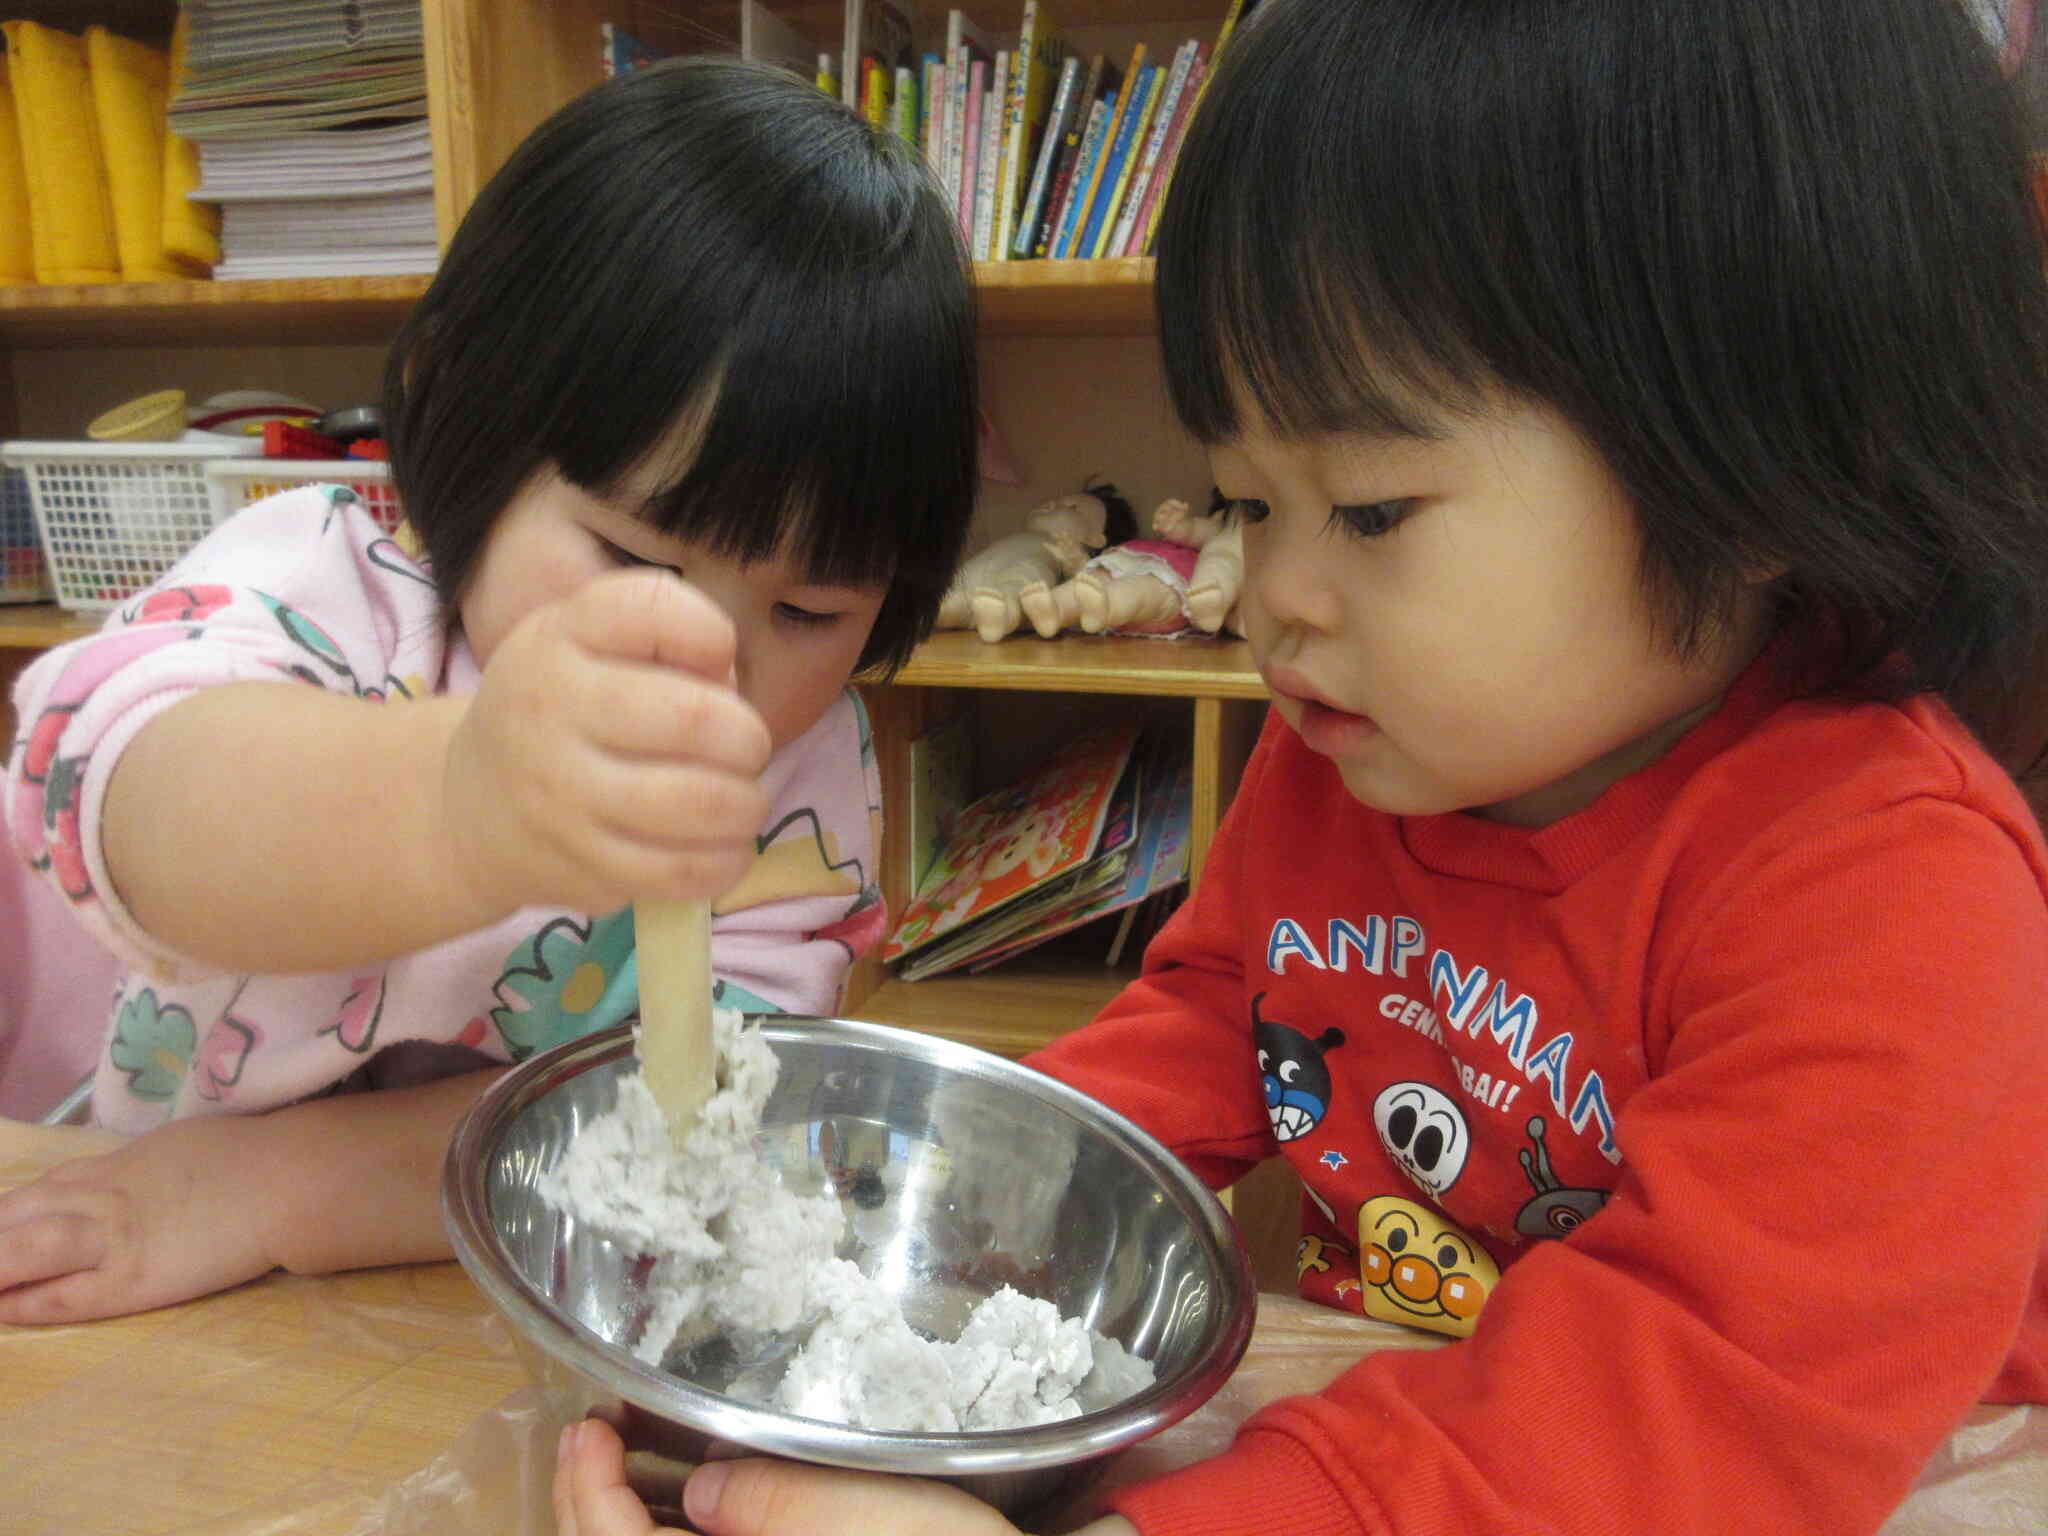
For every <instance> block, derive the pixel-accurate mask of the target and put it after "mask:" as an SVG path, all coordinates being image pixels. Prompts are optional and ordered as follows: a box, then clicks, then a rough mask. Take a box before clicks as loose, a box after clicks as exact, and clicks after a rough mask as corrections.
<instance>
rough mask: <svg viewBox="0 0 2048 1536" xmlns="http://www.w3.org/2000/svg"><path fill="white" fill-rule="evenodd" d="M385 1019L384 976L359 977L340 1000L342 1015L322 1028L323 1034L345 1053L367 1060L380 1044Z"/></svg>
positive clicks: (350, 983) (339, 1014)
mask: <svg viewBox="0 0 2048 1536" xmlns="http://www.w3.org/2000/svg"><path fill="white" fill-rule="evenodd" d="M383 1019H384V977H383V975H382V973H379V974H377V975H372V976H357V977H355V978H354V979H353V980H351V981H350V982H349V988H348V996H347V997H345V998H343V999H342V1000H341V1011H340V1012H339V1013H337V1014H336V1015H335V1018H334V1022H333V1023H332V1024H328V1025H325V1026H323V1027H322V1029H321V1030H320V1033H321V1034H323V1035H332V1036H334V1038H335V1040H336V1041H337V1042H338V1043H339V1044H340V1046H341V1048H342V1049H343V1050H345V1051H353V1052H354V1053H355V1054H356V1055H358V1056H366V1055H368V1054H369V1051H370V1047H371V1046H373V1045H374V1044H376V1042H377V1026H378V1025H379V1024H380V1023H382V1022H383Z"/></svg>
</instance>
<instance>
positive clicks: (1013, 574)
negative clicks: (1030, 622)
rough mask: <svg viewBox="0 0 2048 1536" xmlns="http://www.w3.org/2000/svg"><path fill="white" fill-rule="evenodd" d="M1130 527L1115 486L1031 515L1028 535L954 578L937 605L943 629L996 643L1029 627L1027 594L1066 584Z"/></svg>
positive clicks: (999, 546) (998, 546)
mask: <svg viewBox="0 0 2048 1536" xmlns="http://www.w3.org/2000/svg"><path fill="white" fill-rule="evenodd" d="M1119 514H1120V515H1121V522H1122V523H1124V524H1129V523H1130V522H1131V512H1130V503H1129V502H1127V501H1125V500H1124V499H1123V497H1121V496H1120V495H1118V494H1117V489H1116V487H1115V486H1113V485H1110V484H1108V483H1107V482H1104V483H1102V484H1099V485H1098V484H1090V485H1087V486H1084V487H1082V489H1081V490H1079V491H1077V492H1074V493H1073V494H1071V495H1067V496H1055V497H1054V498H1053V499H1052V500H1050V501H1048V502H1045V503H1043V504H1041V505H1040V506H1038V507H1036V508H1035V509H1033V511H1032V513H1031V515H1030V516H1029V517H1027V518H1026V519H1025V520H1024V531H1023V532H1022V533H1013V534H1009V535H1007V536H1006V537H1004V538H1000V539H997V540H996V541H995V542H994V543H993V544H991V545H989V546H988V548H986V549H984V550H982V551H980V552H979V553H977V554H975V555H972V556H970V557H969V558H968V559H966V560H964V561H962V562H961V564H960V568H959V570H958V571H956V572H955V573H954V576H953V581H952V584H951V585H950V586H949V587H947V589H946V595H945V598H944V600H943V601H942V602H941V603H940V605H939V617H938V623H937V627H938V628H939V629H972V630H974V631H975V632H976V633H977V634H979V635H980V636H981V638H982V639H983V640H985V641H987V642H989V643H990V644H994V643H995V642H996V641H998V640H1000V639H1002V638H1003V637H1004V636H1005V635H1008V634H1010V633H1012V632H1013V631H1015V630H1016V628H1017V627H1018V626H1019V625H1020V624H1022V623H1023V622H1024V610H1023V608H1022V606H1021V605H1020V603H1019V596H1020V594H1021V593H1022V592H1024V591H1025V590H1026V589H1027V588H1029V587H1032V586H1034V585H1036V586H1043V585H1045V584H1046V583H1047V582H1050V581H1062V582H1063V581H1065V580H1066V579H1067V578H1068V577H1070V576H1072V575H1073V574H1074V573H1075V572H1076V571H1078V570H1080V569H1081V567H1082V565H1083V564H1085V563H1086V561H1087V560H1088V557H1089V556H1090V555H1093V554H1094V553H1095V552H1096V551H1097V550H1099V549H1101V548H1102V547H1103V546H1104V545H1105V544H1109V543H1112V542H1115V540H1116V535H1117V534H1118V533H1119V532H1121V531H1124V530H1122V529H1121V528H1119V527H1118V526H1117V523H1118V520H1119Z"/></svg>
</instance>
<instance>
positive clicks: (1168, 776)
mask: <svg viewBox="0 0 2048 1536" xmlns="http://www.w3.org/2000/svg"><path fill="white" fill-rule="evenodd" d="M1192 802H1193V775H1192V769H1191V765H1190V760H1189V755H1188V751H1187V744H1186V742H1185V741H1184V740H1179V739H1176V738H1175V737H1174V736H1172V735H1171V734H1170V733H1166V732H1146V731H1141V730H1140V728H1139V727H1137V726H1135V725H1123V726H1116V727H1111V728H1108V729H1104V730H1101V731H1096V732H1092V733H1090V734H1087V735H1084V736H1081V737H1079V738H1077V739H1075V740H1074V741H1072V742H1069V743H1068V744H1067V745H1065V746H1063V747H1061V748H1060V749H1059V750H1058V751H1056V752H1054V753H1053V754H1052V755H1051V756H1050V757H1049V758H1047V759H1046V760H1045V761H1044V762H1042V763H1041V764H1039V766H1038V767H1036V768H1034V769H1033V770H1032V771H1031V772H1029V773H1027V774H1025V775H1024V776H1023V777H1022V778H1020V779H1018V780H1016V781H1015V782H1013V783H1011V784H1008V785H1005V786H1004V787H1003V788H1001V789H998V790H995V791H993V792H991V793H989V794H986V795H983V796H982V797H981V798H979V799H977V800H975V801H973V802H972V803H971V804H969V805H968V806H966V807H965V808H964V809H963V810H961V811H960V812H959V813H958V814H957V815H955V816H953V817H951V818H950V820H949V823H948V824H949V826H950V829H951V830H950V835H949V836H948V838H947V840H946V842H945V845H944V847H943V848H942V849H941V850H940V851H939V853H938V854H937V856H936V857H934V858H933V859H932V860H931V862H930V866H929V868H928V869H927V871H926V873H925V876H924V879H923V881H922V883H921V884H920V885H919V886H918V888H917V895H916V896H915V897H914V898H913V899H912V901H911V903H910V905H909V908H908V909H907V910H906V911H905V912H904V914H903V918H902V921H901V922H899V923H898V924H897V926H896V930H895V932H894V933H892V934H891V935H890V936H889V938H888V940H887V941H886V942H885V943H884V944H883V946H882V958H883V960H884V961H887V962H888V963H890V964H892V965H894V966H895V967H896V968H897V975H898V976H899V977H901V978H902V979H903V980H905V981H920V980H923V979H924V978H925V977H928V976H936V975H939V974H941V973H943V972H946V971H953V970H960V969H967V970H972V971H980V970H986V969H987V968H988V967H990V966H992V965H997V964H1000V963H1001V962H1003V961H1005V960H1009V959H1012V958H1014V957H1015V956H1018V955H1021V954H1023V953H1024V952H1025V951H1027V950H1030V949H1035V948H1036V947H1037V946H1039V945H1041V944H1043V943H1045V942H1047V941H1048V940H1050V939H1053V938H1056V937H1058V936H1060V935H1062V934H1067V933H1072V932H1074V931H1076V930H1078V929H1080V928H1083V927H1084V926H1086V925H1087V924H1090V923H1094V922H1096V921H1097V920H1098V919H1102V918H1107V917H1110V916H1112V915H1115V916H1117V917H1118V919H1119V921H1118V922H1117V924H1116V925H1115V932H1114V933H1113V934H1112V935H1111V936H1110V937H1109V941H1108V947H1107V952H1106V953H1105V956H1104V962H1105V963H1106V964H1110V965H1114V964H1115V963H1116V962H1117V960H1118V959H1119V958H1121V955H1122V952H1123V951H1124V949H1125V948H1126V947H1127V944H1128V941H1129V939H1130V937H1131V935H1132V932H1133V928H1134V926H1135V924H1136V922H1137V920H1138V919H1139V918H1140V917H1141V916H1146V915H1149V918H1150V920H1152V921H1156V920H1157V919H1158V917H1159V916H1161V915H1162V914H1163V911H1164V908H1165V904H1166V903H1167V902H1168V901H1170V900H1172V899H1173V897H1172V895H1171V894H1170V893H1173V892H1176V891H1177V890H1178V888H1179V887H1180V886H1181V885H1182V884H1183V882H1185V880H1186V879H1187V870H1188V825H1189V817H1190V813H1191V808H1192ZM1108 926H1109V925H1107V924H1105V927H1108Z"/></svg>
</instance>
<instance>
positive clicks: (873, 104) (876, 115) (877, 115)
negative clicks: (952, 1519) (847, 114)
mask: <svg viewBox="0 0 2048 1536" xmlns="http://www.w3.org/2000/svg"><path fill="white" fill-rule="evenodd" d="M860 77H861V88H860V115H861V116H862V117H864V118H866V119H867V121H868V126H869V127H871V128H879V127H881V126H882V125H883V124H884V123H886V122H888V120H889V87H888V85H887V84H886V83H885V82H886V81H887V80H888V75H887V74H886V73H885V72H884V71H883V69H882V61H881V60H880V59H877V58H876V57H875V56H874V55H873V54H870V55H868V57H866V58H864V59H862V60H861V61H860Z"/></svg>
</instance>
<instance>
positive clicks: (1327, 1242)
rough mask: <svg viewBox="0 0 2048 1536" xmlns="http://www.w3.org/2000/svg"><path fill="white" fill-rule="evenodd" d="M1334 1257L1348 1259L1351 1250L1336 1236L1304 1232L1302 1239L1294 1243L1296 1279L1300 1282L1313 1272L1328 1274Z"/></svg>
mask: <svg viewBox="0 0 2048 1536" xmlns="http://www.w3.org/2000/svg"><path fill="white" fill-rule="evenodd" d="M1332 1257H1335V1258H1339V1259H1348V1258H1350V1257H1351V1250H1350V1249H1349V1248H1346V1247H1345V1246H1344V1245H1343V1244H1342V1243H1340V1242H1338V1241H1337V1240H1336V1239H1335V1238H1329V1237H1317V1236H1315V1235H1314V1234H1313V1233H1303V1234H1302V1238H1301V1241H1300V1242H1298V1243H1296V1244H1295V1245H1294V1278H1295V1281H1296V1282H1297V1283H1299V1282H1300V1281H1302V1280H1305V1279H1307V1278H1308V1276H1309V1275H1311V1274H1319V1275H1320V1274H1328V1273H1329V1271H1330V1260H1331V1258H1332Z"/></svg>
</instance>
